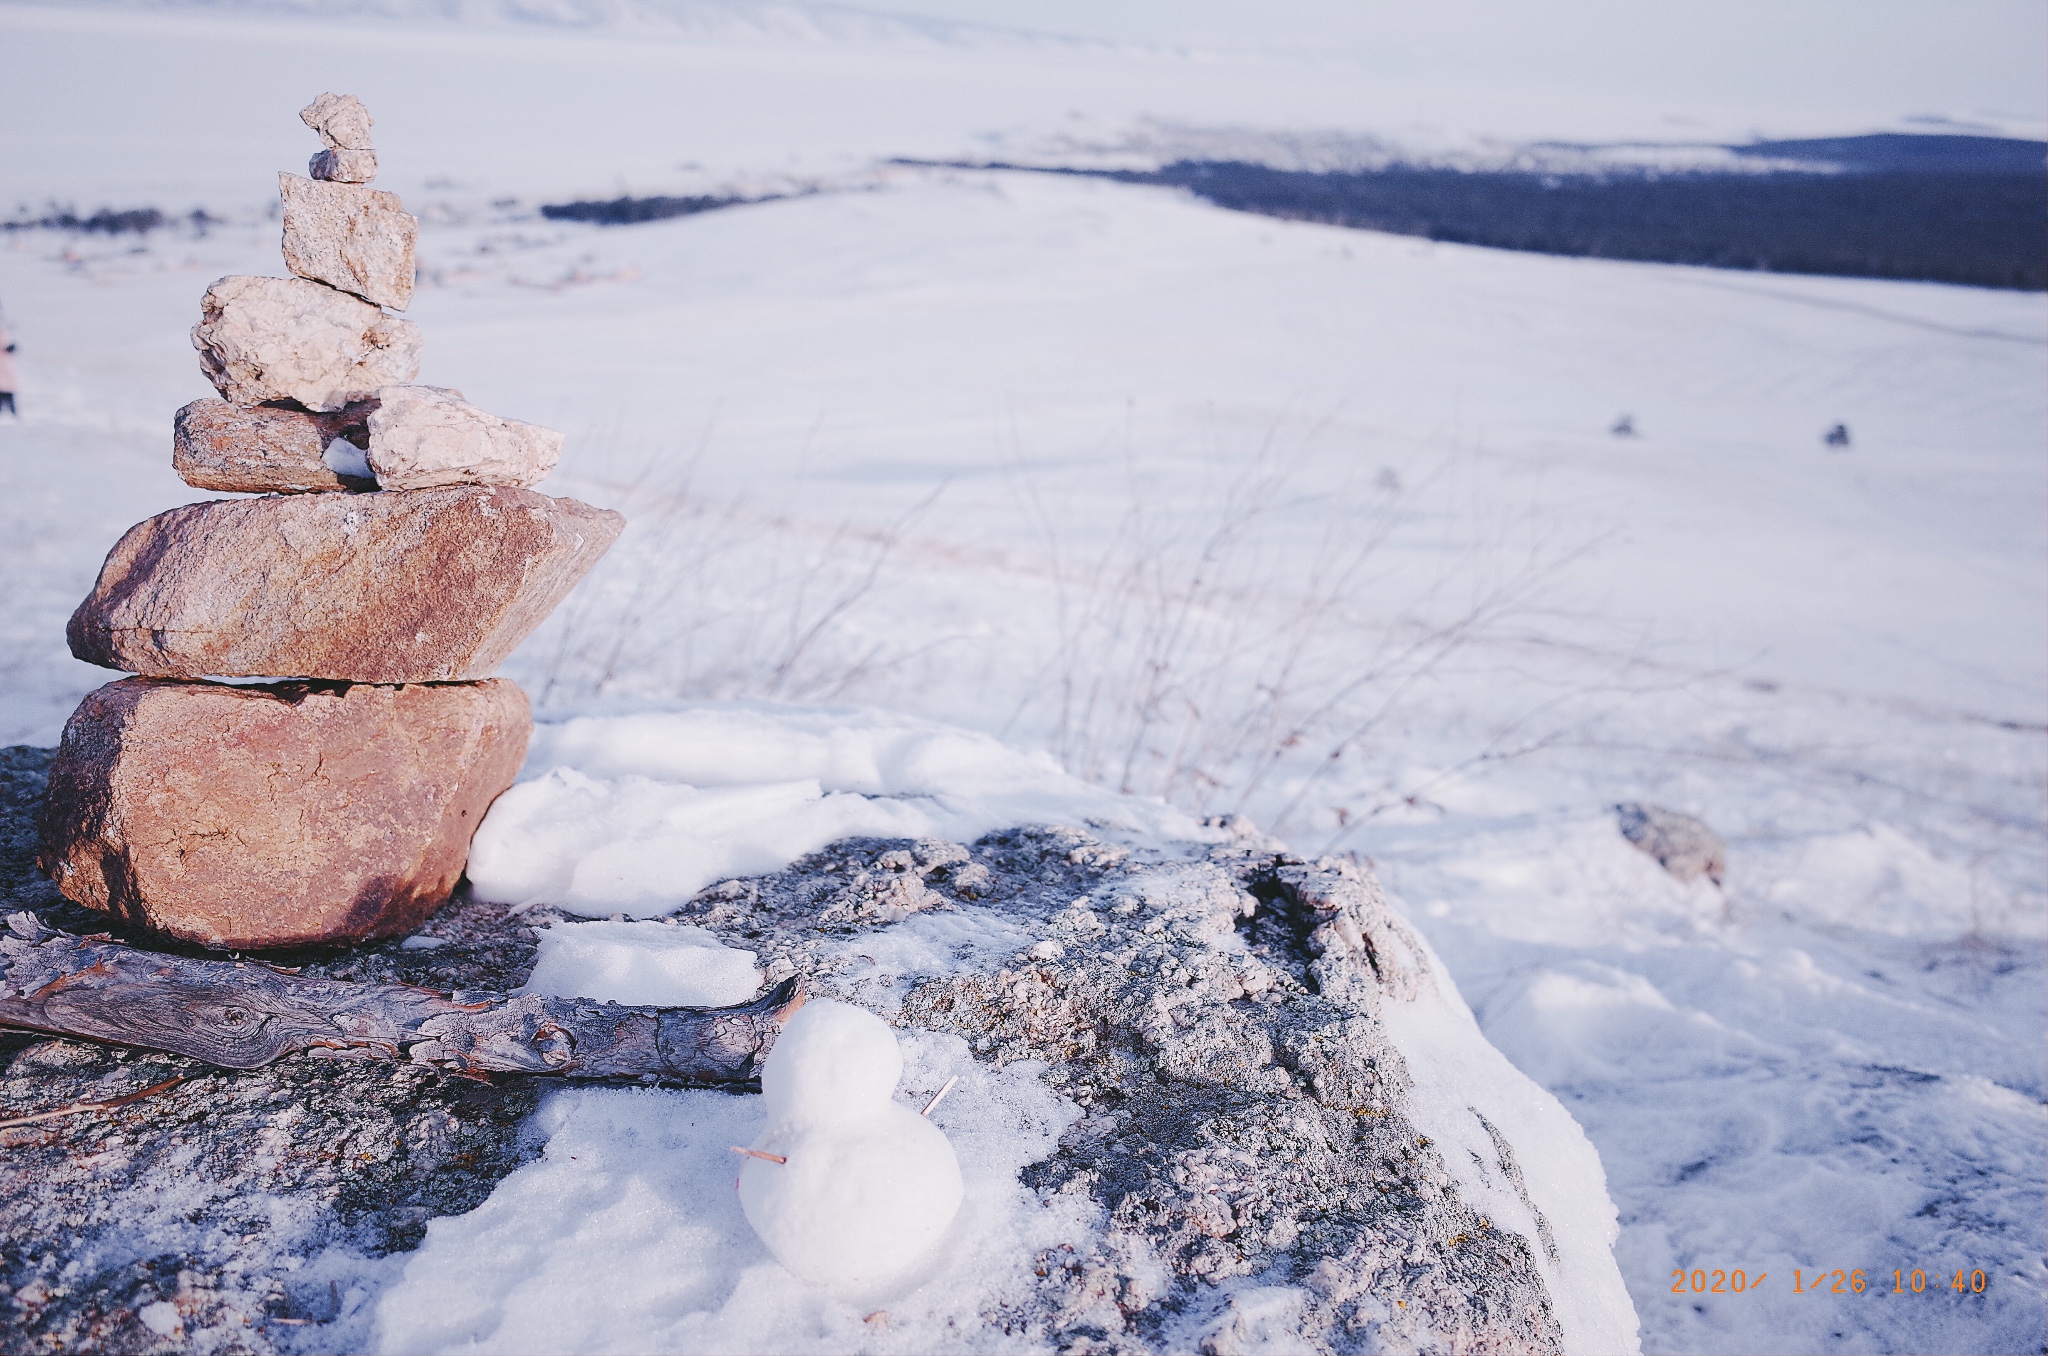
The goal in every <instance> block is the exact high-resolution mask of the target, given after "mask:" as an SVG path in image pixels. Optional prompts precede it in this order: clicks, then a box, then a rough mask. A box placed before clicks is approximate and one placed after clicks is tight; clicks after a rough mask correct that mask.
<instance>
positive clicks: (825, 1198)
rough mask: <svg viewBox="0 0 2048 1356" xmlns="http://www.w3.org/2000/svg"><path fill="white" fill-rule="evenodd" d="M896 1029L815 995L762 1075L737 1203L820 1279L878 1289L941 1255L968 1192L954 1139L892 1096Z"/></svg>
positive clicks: (764, 1234) (758, 1228)
mask: <svg viewBox="0 0 2048 1356" xmlns="http://www.w3.org/2000/svg"><path fill="white" fill-rule="evenodd" d="M902 1075H903V1056H902V1052H901V1051H899V1050H898V1049H897V1046H896V1035H895V1033H894V1032H892V1031H890V1030H889V1027H888V1025H887V1024H886V1023H884V1022H883V1021H882V1020H881V1019H880V1018H879V1017H876V1016H875V1015H874V1014H873V1013H870V1012H866V1011H863V1010H862V1009H860V1008H856V1007H852V1006H849V1005H848V1004H845V1003H835V1002H832V1001H830V1000H824V999H814V1000H812V1001H811V1002H809V1003H806V1004H805V1005H804V1006H803V1007H802V1008H801V1009H799V1010H798V1011H797V1013H796V1015H795V1016H793V1017H791V1018H790V1020H789V1024H788V1025H787V1026H786V1027H784V1028H783V1030H782V1033H781V1035H779V1036H778V1037H777V1038H776V1041H775V1048H774V1049H773V1050H771V1051H770V1052H769V1054H768V1063H767V1065H766V1066H765V1067H764V1068H763V1069H762V1072H761V1093H762V1101H763V1102H764V1104H765V1105H766V1108H767V1111H768V1124H767V1126H766V1127H765V1128H764V1129H763V1130H762V1132H761V1134H760V1136H759V1138H757V1139H756V1140H755V1141H754V1145H753V1147H754V1148H755V1149H756V1150H758V1151H760V1152H761V1153H765V1154H774V1155H776V1156H778V1157H780V1158H782V1159H783V1160H784V1161H783V1162H780V1163H776V1162H772V1161H768V1160H764V1159H759V1158H748V1159H747V1160H746V1161H745V1163H744V1164H743V1165H742V1166H741V1168H740V1182H739V1189H740V1205H741V1208H742V1209H744V1210H745V1212H746V1216H747V1222H748V1223H749V1224H751V1225H753V1226H754V1232H755V1233H757V1234H759V1235H760V1236H761V1241H762V1242H763V1243H765V1244H767V1245H768V1250H769V1251H770V1252H772V1253H774V1254H775V1258H776V1260H777V1261H779V1262H781V1263H782V1264H783V1265H784V1266H786V1267H788V1268H789V1269H790V1270H791V1271H792V1272H795V1273H796V1274H797V1275H798V1276H800V1277H802V1278H803V1279H804V1280H806V1281H809V1282H811V1283H812V1284H814V1285H819V1286H824V1287H826V1288H829V1289H832V1290H839V1291H847V1292H872V1291H875V1290H878V1289H882V1288H885V1287H888V1286H890V1285H893V1284H896V1283H899V1282H901V1281H904V1280H907V1279H908V1278H909V1277H910V1276H911V1275H912V1274H914V1273H915V1272H916V1271H917V1270H918V1269H919V1268H921V1267H922V1266H923V1265H924V1264H925V1263H926V1262H927V1261H929V1260H930V1259H931V1257H932V1255H933V1254H934V1253H935V1252H936V1251H937V1249H938V1245H939V1241H940V1239H941V1238H943V1237H944V1236H945V1233H946V1229H947V1227H948V1226H949V1225H950V1224H951V1223H952V1222H953V1216H954V1215H955V1214H956V1213H958V1211H959V1209H960V1199H961V1195H962V1190H961V1182H960V1165H959V1162H958V1160H956V1159H955V1158H954V1156H953V1146H952V1145H951V1144H950V1143H948V1142H947V1140H946V1136H945V1133H944V1132H943V1131H941V1130H940V1129H939V1128H938V1127H937V1126H936V1125H933V1124H932V1123H931V1122H930V1121H928V1120H926V1119H925V1118H924V1117H923V1116H920V1115H918V1114H917V1113H916V1112H915V1111H912V1110H911V1109H910V1108H909V1107H907V1106H904V1105H902V1104H901V1103H899V1102H897V1101H895V1100H894V1098H893V1097H892V1095H891V1094H893V1093H894V1092H895V1090H896V1083H897V1080H898V1079H900V1078H901V1077H902Z"/></svg>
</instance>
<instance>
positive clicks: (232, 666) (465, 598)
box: [67, 486, 625, 683]
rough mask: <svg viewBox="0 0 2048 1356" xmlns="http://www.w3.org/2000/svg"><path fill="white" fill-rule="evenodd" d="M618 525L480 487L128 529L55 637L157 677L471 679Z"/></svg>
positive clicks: (216, 511) (267, 502) (340, 498)
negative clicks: (63, 633) (60, 634)
mask: <svg viewBox="0 0 2048 1356" xmlns="http://www.w3.org/2000/svg"><path fill="white" fill-rule="evenodd" d="M624 525H625V519H623V518H621V517H620V516H619V515H618V514H616V513H612V512H610V511H608V510H605V509H598V508H592V507H591V506H590V505H588V504H580V503H578V502H576V501H575V500H573V499H551V498H549V497H548V496H546V495H542V494H535V493H534V492H532V491H531V490H519V489H507V488H500V487H495V486H492V487H483V486H454V487H449V488H444V489H433V490H402V491H391V492H385V493H379V494H350V495H329V494H314V495H292V496H286V497H273V498H263V499H219V500H214V501H211V502H209V503H202V504H188V505H186V506H184V507H182V508H175V509H172V510H170V511H169V512H168V513H159V514H158V515H156V517H154V518H150V519H148V520H146V521H144V522H141V523H138V524H136V525H135V526H134V527H132V528H130V529H128V532H127V534H126V535H124V536H123V537H122V538H121V540H120V541H119V542H118V543H117V544H116V545H115V547H114V549H113V551H112V552H111V553H109V554H108V556H107V560H106V564H105V565H104V566H102V567H101V569H100V576H99V581H98V583H96V584H95V585H94V586H93V591H92V593H91V595H90V596H88V597H87V598H86V600H85V601H84V602H83V603H80V604H79V606H78V611H77V612H75V613H74V614H72V617H71V624H70V626H69V628H68V630H67V635H68V638H69V639H70V642H71V652H72V653H73V654H75V655H77V656H78V657H79V658H80V659H83V660H86V661H87V662H88V663H93V664H102V665H105V666H106V667H107V668H112V669H126V670H128V671H129V672H131V673H142V674H150V675H153V676H158V677H167V678H201V677H242V676H251V677H279V676H306V677H316V678H336V679H348V680H351V681H355V682H367V683H420V682H442V681H447V680H451V679H469V678H482V677H485V676H487V675H488V674H489V673H490V672H491V671H492V670H493V669H495V668H496V667H497V666H498V665H499V664H500V663H501V662H503V660H504V659H505V657H506V656H507V655H509V654H510V653H511V652H512V651H513V649H514V648H515V647H516V646H517V645H518V644H519V642H520V641H522V640H524V639H525V638H526V636H527V634H528V633H529V632H531V631H532V630H533V628H534V627H536V626H538V625H540V623H541V621H542V620H543V619H545V618H546V617H547V615H548V613H549V612H550V611H552V610H553V609H554V606H555V604H556V603H558V602H560V601H561V600H562V598H563V596H564V595H566V594H567V593H568V592H569V590H570V589H571V588H573V587H574V586H575V584H576V581H577V580H579V579H581V578H582V577H583V575H584V573H585V572H586V571H588V570H589V569H590V567H591V566H592V565H593V564H595V563H596V562H597V559H598V557H600V556H602V555H603V554H604V553H605V551H606V550H607V549H609V548H610V546H611V544H612V542H613V540H614V539H615V538H617V536H618V535H619V530H620V529H621V528H622V527H623V526H624Z"/></svg>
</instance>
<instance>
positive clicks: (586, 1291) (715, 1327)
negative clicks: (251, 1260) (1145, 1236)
mask: <svg viewBox="0 0 2048 1356" xmlns="http://www.w3.org/2000/svg"><path fill="white" fill-rule="evenodd" d="M900 1040H901V1043H902V1048H903V1054H904V1070H905V1072H904V1087H905V1089H906V1090H909V1091H911V1092H912V1094H913V1096H912V1099H910V1100H915V1099H918V1098H926V1097H929V1096H930V1094H931V1093H932V1092H934V1091H936V1090H937V1089H938V1087H939V1086H940V1085H941V1084H942V1083H944V1081H945V1080H946V1078H948V1077H950V1076H953V1075H956V1074H957V1075H958V1076H959V1078H960V1082H959V1084H958V1085H957V1086H956V1087H955V1088H954V1090H953V1092H952V1093H951V1094H950V1095H949V1096H948V1097H947V1098H946V1100H945V1101H944V1102H943V1103H941V1104H940V1106H939V1108H938V1110H936V1111H935V1112H934V1113H933V1121H934V1123H935V1124H938V1125H939V1126H940V1127H941V1128H942V1129H944V1130H945V1132H946V1135H947V1137H948V1139H950V1140H951V1141H952V1144H953V1149H954V1153H955V1155H956V1156H957V1157H958V1159H959V1163H960V1174H961V1178H962V1182H963V1185H964V1188H965V1198H964V1201H963V1203H962V1205H961V1209H960V1214H959V1216H958V1218H956V1219H955V1221H954V1224H953V1227H952V1229H951V1230H950V1231H949V1232H948V1234H947V1235H946V1238H945V1241H944V1242H943V1244H942V1245H941V1247H940V1250H939V1261H938V1264H937V1266H936V1268H935V1269H934V1270H933V1272H932V1273H931V1275H930V1276H929V1278H928V1279H926V1280H925V1282H924V1283H923V1284H922V1285H920V1286H918V1287H917V1289H915V1290H914V1291H912V1292H911V1293H909V1294H906V1295H900V1296H896V1297H893V1298H891V1299H890V1300H889V1301H888V1302H887V1310H886V1313H883V1314H882V1315H881V1316H880V1317H876V1318H875V1319H874V1321H872V1322H870V1321H869V1319H870V1316H872V1315H876V1314H877V1312H878V1311H877V1309H876V1308H875V1306H874V1305H873V1304H872V1303H867V1304H861V1303H854V1302H852V1301H849V1300H846V1299H843V1298H837V1297H834V1296H832V1295H829V1294H827V1293H825V1292H823V1291H820V1290H818V1289H816V1288H814V1287H812V1286H809V1285H806V1284H805V1283H804V1282H802V1281H800V1280H798V1279H797V1278H796V1277H795V1276H793V1275H791V1274H790V1273H789V1272H788V1271H786V1270H784V1269H783V1267H782V1266H781V1265H780V1264H779V1263H777V1262H776V1261H775V1260H774V1259H773V1258H772V1257H770V1256H769V1254H768V1251H767V1249H766V1248H764V1247H763V1246H762V1245H761V1243H760V1241H759V1240H758V1239H757V1238H755V1236H754V1234H753V1231H752V1230H751V1229H749V1228H748V1227H747V1223H746V1219H745V1217H744V1216H743V1214H742V1213H741V1210H740V1203H739V1196H738V1193H737V1192H736V1191H735V1190H734V1185H735V1180H736V1176H737V1172H738V1168H737V1165H736V1164H735V1162H734V1156H733V1154H732V1152H731V1151H730V1149H729V1148H728V1147H727V1146H729V1145H732V1144H745V1143H747V1142H748V1141H749V1140H750V1139H751V1138H752V1137H753V1136H754V1134H755V1133H756V1131H757V1130H758V1128H759V1126H760V1122H761V1116H762V1108H761V1103H760V1100H759V1099H758V1098H754V1097H745V1096H734V1095H730V1094H726V1093H719V1092H657V1091H652V1090H647V1091H642V1090H637V1089H628V1090H614V1089H573V1090H568V1091H564V1092H560V1093H557V1094H555V1095H554V1096H552V1097H551V1098H549V1100H548V1102H547V1104H546V1105H545V1106H544V1107H543V1108H542V1109H541V1111H540V1112H539V1113H537V1118H536V1119H537V1122H538V1125H539V1128H540V1129H541V1130H542V1131H543V1133H545V1134H547V1136H548V1146H547V1149H546V1152H545V1153H544V1155H543V1156H542V1157H541V1158H540V1159H539V1160H538V1161H536V1162H534V1163H530V1164H528V1165H527V1166H525V1167H523V1168H521V1169H520V1170H519V1171H518V1172H516V1173H514V1174H513V1175H512V1176H510V1177H508V1178H506V1179H505V1180H504V1181H503V1182H502V1183H500V1184H499V1186H498V1189H497V1190H496V1191H495V1192H493V1193H492V1195H491V1197H490V1199H489V1200H487V1201H485V1202H484V1204H483V1205H481V1206H479V1207H478V1208H477V1209H476V1210H473V1211H471V1212H470V1213H469V1214H467V1215H461V1216H456V1217H452V1218H447V1219H438V1220H435V1221H434V1222H433V1223H432V1224H431V1225H429V1226H428V1229H427V1237H426V1241H425V1242H424V1243H423V1244H422V1245H421V1246H420V1249H419V1250H418V1252H416V1253H415V1254H414V1255H413V1256H412V1258H411V1259H410V1260H409V1261H408V1262H407V1263H406V1266H405V1271H404V1274H403V1276H402V1277H401V1278H400V1279H399V1280H398V1281H397V1282H396V1283H395V1284H394V1285H393V1286H392V1287H391V1288H390V1290H388V1291H387V1292H386V1293H385V1294H384V1296H383V1298H382V1301H381V1302H380V1304H379V1306H378V1309H377V1317H376V1325H375V1329H374V1335H373V1340H372V1342H371V1343H370V1344H369V1345H370V1347H371V1349H373V1350H377V1351H384V1352H390V1353H393V1354H394V1356H404V1354H406V1353H424V1352H444V1351H446V1352H456V1351H461V1352H469V1351H477V1350H483V1351H522V1352H533V1353H553V1352H572V1353H591V1354H593V1356H594V1354H595V1353H606V1352H645V1351H664V1352H678V1353H684V1352H714V1353H715V1352H732V1351H778V1352H843V1351H851V1350H856V1349H858V1350H862V1351H872V1352H919V1351H929V1350H931V1349H932V1348H933V1346H934V1345H935V1343H943V1345H944V1346H945V1347H946V1348H947V1349H949V1350H957V1351H968V1352H974V1351H989V1350H997V1349H1001V1348H1003V1347H1004V1346H1005V1345H1006V1342H1005V1338H1004V1336H1003V1334H1002V1333H1000V1332H999V1331H994V1330H990V1329H988V1328H987V1327H985V1325H984V1324H983V1321H982V1318H981V1315H982V1313H983V1312H984V1310H985V1309H987V1308H989V1307H991V1306H992V1305H994V1304H996V1303H998V1302H999V1301H1000V1300H1001V1299H1002V1297H1004V1296H1005V1295H1020V1296H1021V1295H1022V1294H1023V1293H1024V1292H1025V1291H1027V1290H1029V1289H1030V1288H1031V1287H1032V1286H1033V1285H1035V1284H1036V1283H1037V1277H1035V1276H1034V1275H1033V1274H1032V1260H1033V1258H1034V1257H1035V1256H1036V1255H1037V1254H1038V1253H1039V1252H1041V1251H1043V1250H1044V1249H1047V1248H1052V1247H1057V1246H1059V1245H1060V1244H1062V1243H1072V1244H1075V1245H1076V1246H1082V1245H1083V1244H1084V1243H1085V1240H1086V1238H1087V1237H1088V1236H1090V1234H1091V1233H1092V1230H1093V1219H1092V1217H1091V1216H1092V1209H1090V1208H1085V1207H1084V1206H1083V1205H1082V1204H1081V1203H1079V1202H1076V1201H1074V1200H1073V1199H1071V1198H1068V1197H1060V1198H1056V1199H1054V1200H1053V1201H1051V1202H1041V1201H1040V1200H1039V1199H1038V1197H1037V1196H1036V1195H1035V1194H1034V1193H1033V1192H1031V1191H1028V1190H1026V1189H1025V1188H1024V1187H1023V1186H1021V1185H1020V1184H1019V1182H1018V1180H1017V1174H1018V1173H1019V1171H1020V1170H1022V1169H1023V1168H1024V1167H1026V1166H1027V1165H1029V1164H1031V1163H1034V1162H1037V1161H1038V1160H1039V1159H1042V1158H1044V1157H1045V1156H1046V1155H1048V1154H1050V1153H1051V1152H1052V1151H1053V1149H1054V1148H1056V1147H1057V1146H1058V1143H1059V1137H1060V1135H1061V1133H1062V1132H1063V1131H1064V1130H1065V1129H1066V1128H1067V1126H1069V1125H1071V1124H1072V1123H1073V1122H1074V1121H1075V1120H1076V1119H1078V1116H1079V1111H1078V1109H1077V1108H1076V1107H1074V1106H1073V1104H1072V1103H1070V1102H1068V1101H1066V1100H1065V1099H1064V1098H1062V1097H1059V1096H1058V1095H1057V1094H1055V1093H1053V1092H1052V1091H1050V1090H1049V1089H1047V1088H1046V1087H1045V1086H1044V1085H1043V1084H1042V1083H1041V1082H1040V1075H1041V1074H1042V1073H1043V1072H1044V1066H1043V1065H1041V1064H1036V1063H1034V1062H1031V1061H1023V1062H1019V1063H1013V1064H1011V1065H1008V1066H1007V1067H1005V1068H1003V1069H1001V1070H995V1069H989V1068H986V1067H984V1066H981V1065H978V1064H976V1063H975V1061H974V1059H973V1056H972V1055H971V1054H970V1052H969V1051H968V1048H967V1044H966V1042H964V1041H962V1040H960V1039H959V1038H957V1037H953V1036H941V1035H932V1034H928V1033H920V1032H904V1033H900ZM916 1104H917V1105H922V1101H921V1100H918V1101H917V1103H916Z"/></svg>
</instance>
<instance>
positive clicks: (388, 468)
mask: <svg viewBox="0 0 2048 1356" xmlns="http://www.w3.org/2000/svg"><path fill="white" fill-rule="evenodd" d="M377 401H378V405H377V409H376V410H375V411H373V412H372V413H371V415H370V451H369V460H370V469H371V471H373V472H374V473H375V474H376V477H377V484H378V485H379V486H381V487H382V488H384V489H387V490H423V489H427V488H429V487H430V486H434V485H512V486H518V487H521V488H524V487H525V486H528V485H533V484H535V483H537V482H539V481H540V480H542V479H544V478H545V477H546V476H547V473H548V472H550V471H552V470H554V469H555V462H556V461H557V460H559V459H560V457H561V455H562V435H561V434H559V433H557V432H555V431H554V430H553V429H549V428H542V427H541V426H540V425H538V424H525V423H521V422H520V421H518V420H516V419H501V418H499V417H498V416H497V415H495V414H486V413H485V412H484V411H482V410H480V409H478V408H477V407H476V406H474V405H472V404H470V403H469V402H468V401H466V400H464V399H463V398H462V392H460V391H451V390H448V389H446V388H444V387H439V386H387V387H385V388H383V389H382V390H380V391H378V392H377Z"/></svg>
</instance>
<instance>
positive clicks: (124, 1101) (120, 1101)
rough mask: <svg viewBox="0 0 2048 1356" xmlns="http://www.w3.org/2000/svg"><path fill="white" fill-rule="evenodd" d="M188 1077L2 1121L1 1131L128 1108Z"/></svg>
mask: <svg viewBox="0 0 2048 1356" xmlns="http://www.w3.org/2000/svg"><path fill="white" fill-rule="evenodd" d="M188 1076H189V1075H186V1074H178V1075H176V1076H175V1077H171V1078H166V1079H165V1080H164V1081H163V1082H161V1083H152V1084H150V1085H149V1086H148V1087H146V1088H144V1089H143V1090H142V1091H141V1092H131V1093H129V1094H128V1095H127V1096H126V1097H109V1098H108V1099H107V1100H105V1101H104V1102H73V1103H72V1104H71V1105H70V1106H60V1107H58V1108H57V1109H56V1110H55V1111H38V1112H36V1113H35V1114H34V1115H33V1116H16V1117H14V1118H13V1119H11V1120H5V1121H0V1130H12V1129H13V1128H14V1127H15V1126H17V1125H34V1124H36V1122H38V1121H54V1120H57V1119H58V1118H59V1117H63V1116H79V1115H83V1114H84V1113H86V1112H88V1111H112V1110H113V1109H114V1108H115V1107H117V1106H127V1105H128V1104H129V1103H130V1102H139V1101H141V1100H142V1099H143V1098H145V1097H154V1096H156V1095H157V1094H158V1093H160V1092H169V1091H170V1090H171V1089H172V1088H175V1087H177V1086H178V1084H180V1083H182V1082H184V1081H185V1079H186V1078H187V1077H188Z"/></svg>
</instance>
